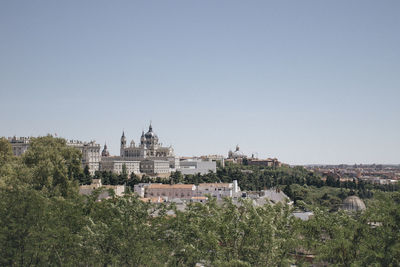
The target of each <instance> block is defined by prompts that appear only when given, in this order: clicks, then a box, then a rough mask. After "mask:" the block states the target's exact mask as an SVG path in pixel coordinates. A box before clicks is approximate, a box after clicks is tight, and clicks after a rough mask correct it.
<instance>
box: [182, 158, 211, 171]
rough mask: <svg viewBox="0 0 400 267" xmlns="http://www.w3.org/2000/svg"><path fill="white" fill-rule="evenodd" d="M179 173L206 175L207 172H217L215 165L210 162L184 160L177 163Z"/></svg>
mask: <svg viewBox="0 0 400 267" xmlns="http://www.w3.org/2000/svg"><path fill="white" fill-rule="evenodd" d="M179 165H180V168H179V171H180V172H181V173H182V174H184V175H186V174H198V173H199V174H201V175H204V174H207V173H209V172H213V173H215V172H216V171H217V163H216V162H215V161H211V160H198V159H186V160H181V162H180V163H179Z"/></svg>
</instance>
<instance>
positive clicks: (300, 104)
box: [0, 0, 400, 164]
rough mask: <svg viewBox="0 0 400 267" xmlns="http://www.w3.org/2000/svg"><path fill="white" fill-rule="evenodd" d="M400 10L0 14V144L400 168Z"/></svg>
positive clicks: (112, 7)
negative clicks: (85, 144) (85, 143)
mask: <svg viewBox="0 0 400 267" xmlns="http://www.w3.org/2000/svg"><path fill="white" fill-rule="evenodd" d="M399 14H400V1H398V0H394V1H368V0H359V1H355V0H354V1H348V0H342V1H337V0H335V1H319V0H315V1H297V0H293V1H266V0H262V1H235V0H228V1H215V0H212V1H206V0H202V1H194V0H193V1H183V0H181V1H150V0H146V1H110V0H107V1H99V0H96V1H81V0H79V1H71V0H68V1H1V2H0V99H1V105H0V114H1V116H0V136H12V135H17V136H29V135H32V136H37V135H45V134H47V133H57V134H58V135H59V136H62V137H66V138H68V139H80V140H90V139H95V140H96V141H97V142H99V143H101V144H103V143H104V142H105V141H107V144H108V145H109V147H110V149H111V152H112V153H113V154H117V153H119V139H120V136H121V132H122V129H125V133H126V135H127V137H128V140H129V141H130V139H132V138H134V139H135V141H136V142H138V140H139V138H140V134H141V131H142V129H145V130H146V129H147V127H148V123H149V121H150V120H152V121H153V127H154V130H155V132H156V133H157V134H158V135H159V137H160V140H161V142H163V143H164V144H168V145H169V144H172V145H173V146H174V148H175V151H176V153H177V154H178V155H182V156H190V155H202V154H224V155H226V154H227V152H228V150H229V149H233V148H234V146H235V145H236V144H239V145H240V147H241V150H242V151H243V152H244V153H246V154H251V153H255V152H257V153H258V156H259V157H262V158H264V157H277V158H278V159H280V160H282V161H283V162H287V163H290V164H305V163H374V162H375V163H400V15H399Z"/></svg>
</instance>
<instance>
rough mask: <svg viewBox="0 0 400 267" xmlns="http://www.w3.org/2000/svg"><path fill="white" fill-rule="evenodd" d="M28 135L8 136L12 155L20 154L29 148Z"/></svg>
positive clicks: (29, 139)
mask: <svg viewBox="0 0 400 267" xmlns="http://www.w3.org/2000/svg"><path fill="white" fill-rule="evenodd" d="M30 141H31V138H30V137H16V136H14V137H8V142H10V144H11V147H12V151H13V153H14V156H21V155H22V154H24V153H25V151H26V150H27V149H28V148H29V143H30Z"/></svg>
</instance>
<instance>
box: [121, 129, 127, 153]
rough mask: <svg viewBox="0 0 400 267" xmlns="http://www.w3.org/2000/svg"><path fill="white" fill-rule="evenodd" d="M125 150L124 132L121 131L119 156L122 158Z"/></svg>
mask: <svg viewBox="0 0 400 267" xmlns="http://www.w3.org/2000/svg"><path fill="white" fill-rule="evenodd" d="M125 148H126V138H125V132H124V131H122V136H121V149H120V156H121V157H123V156H124V149H125Z"/></svg>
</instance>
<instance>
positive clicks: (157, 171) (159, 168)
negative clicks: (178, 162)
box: [140, 159, 170, 177]
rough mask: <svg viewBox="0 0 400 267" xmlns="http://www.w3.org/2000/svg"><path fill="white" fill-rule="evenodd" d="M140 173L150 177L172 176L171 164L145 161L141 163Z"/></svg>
mask: <svg viewBox="0 0 400 267" xmlns="http://www.w3.org/2000/svg"><path fill="white" fill-rule="evenodd" d="M140 172H141V173H144V174H147V175H150V176H160V177H167V176H169V174H170V163H169V161H167V160H155V159H153V160H152V159H145V160H142V161H140Z"/></svg>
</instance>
